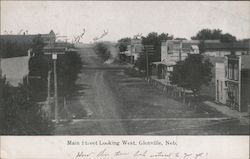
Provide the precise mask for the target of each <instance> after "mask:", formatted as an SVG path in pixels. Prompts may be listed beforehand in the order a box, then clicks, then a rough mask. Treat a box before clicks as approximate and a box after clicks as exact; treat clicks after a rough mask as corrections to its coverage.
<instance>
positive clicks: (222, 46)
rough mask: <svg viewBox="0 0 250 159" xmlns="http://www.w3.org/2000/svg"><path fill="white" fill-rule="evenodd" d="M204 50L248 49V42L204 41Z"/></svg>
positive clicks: (249, 48) (249, 46) (249, 45)
mask: <svg viewBox="0 0 250 159" xmlns="http://www.w3.org/2000/svg"><path fill="white" fill-rule="evenodd" d="M204 49H205V50H230V51H231V50H250V43H248V42H234V43H206V44H205V45H204Z"/></svg>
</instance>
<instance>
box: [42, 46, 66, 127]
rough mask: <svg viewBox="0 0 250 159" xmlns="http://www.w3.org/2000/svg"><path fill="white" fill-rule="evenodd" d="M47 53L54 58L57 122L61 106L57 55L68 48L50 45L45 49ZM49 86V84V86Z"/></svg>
mask: <svg viewBox="0 0 250 159" xmlns="http://www.w3.org/2000/svg"><path fill="white" fill-rule="evenodd" d="M44 50H45V53H44V54H45V55H52V60H53V72H54V102H55V122H56V123H58V122H59V106H58V90H57V71H56V70H57V69H56V61H57V55H59V54H65V51H66V48H64V47H56V46H53V45H52V46H48V47H46V48H45V49H44ZM48 88H49V86H48Z"/></svg>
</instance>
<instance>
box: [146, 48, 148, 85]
mask: <svg viewBox="0 0 250 159" xmlns="http://www.w3.org/2000/svg"><path fill="white" fill-rule="evenodd" d="M146 61H147V62H146V63H147V81H148V52H147V50H146Z"/></svg>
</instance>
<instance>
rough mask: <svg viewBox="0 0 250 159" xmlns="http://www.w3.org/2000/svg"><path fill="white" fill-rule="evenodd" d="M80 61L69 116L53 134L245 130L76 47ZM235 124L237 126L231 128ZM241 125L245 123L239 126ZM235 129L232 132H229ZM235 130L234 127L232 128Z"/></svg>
mask: <svg viewBox="0 0 250 159" xmlns="http://www.w3.org/2000/svg"><path fill="white" fill-rule="evenodd" d="M79 53H80V54H81V57H82V60H83V62H84V66H83V69H82V72H81V73H80V74H79V77H78V81H77V84H78V87H79V89H78V92H77V95H76V96H75V98H74V99H73V100H72V101H71V103H70V104H69V105H68V110H69V111H70V112H71V114H75V115H74V119H73V120H72V121H71V122H69V123H66V124H65V123H64V124H60V125H57V126H56V130H55V134H56V135H156V134H158V135H178V134H180V135H196V134H197V135H209V134H212V135H216V134H217V135H221V134H238V132H243V133H245V132H248V130H247V129H246V130H240V129H241V128H240V127H237V125H238V123H237V121H235V120H232V119H230V118H228V117H226V116H223V115H222V114H218V113H210V112H198V113H197V112H194V111H193V110H190V109H188V108H187V107H185V106H183V104H182V103H180V102H178V101H176V100H174V99H171V98H167V97H166V96H164V95H163V94H162V93H161V92H160V91H159V90H157V89H156V88H154V87H153V86H152V85H150V84H148V83H147V82H146V81H145V80H143V79H142V78H137V77H131V76H129V75H127V74H126V73H124V68H125V67H126V65H119V64H117V65H115V64H104V62H103V61H102V60H101V59H100V58H99V57H98V56H97V55H96V54H95V52H94V51H93V49H92V48H82V49H80V52H79ZM234 124H235V125H236V127H237V128H235V127H233V125H234ZM244 129H245V128H244ZM235 130H236V131H235ZM238 130H240V131H238Z"/></svg>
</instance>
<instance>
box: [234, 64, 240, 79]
mask: <svg viewBox="0 0 250 159" xmlns="http://www.w3.org/2000/svg"><path fill="white" fill-rule="evenodd" d="M238 79H239V67H238V64H235V65H234V80H238Z"/></svg>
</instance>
